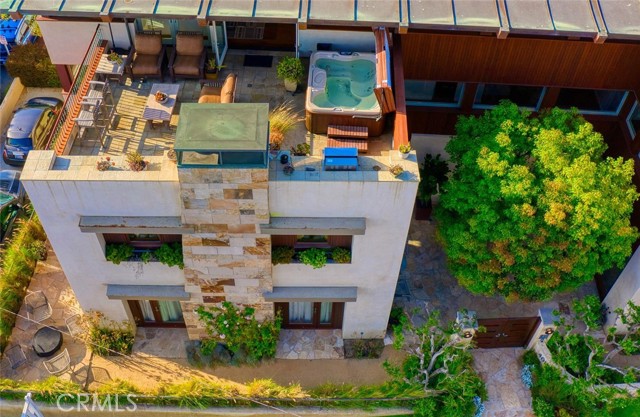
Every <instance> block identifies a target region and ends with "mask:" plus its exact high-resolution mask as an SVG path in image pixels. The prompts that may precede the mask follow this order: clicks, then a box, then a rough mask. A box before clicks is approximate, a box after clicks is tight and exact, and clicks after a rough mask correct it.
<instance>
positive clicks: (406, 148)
mask: <svg viewBox="0 0 640 417" xmlns="http://www.w3.org/2000/svg"><path fill="white" fill-rule="evenodd" d="M398 150H399V151H400V156H402V159H407V158H408V157H409V152H411V145H410V144H408V143H407V144H402V145H400V147H399V148H398Z"/></svg>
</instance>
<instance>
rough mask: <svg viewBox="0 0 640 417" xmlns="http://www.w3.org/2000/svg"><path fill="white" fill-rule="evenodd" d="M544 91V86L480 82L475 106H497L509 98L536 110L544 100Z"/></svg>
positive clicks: (519, 105) (519, 104)
mask: <svg viewBox="0 0 640 417" xmlns="http://www.w3.org/2000/svg"><path fill="white" fill-rule="evenodd" d="M543 91H544V88H543V87H528V86H523V85H507V84H479V85H478V90H477V91H476V98H475V100H474V102H473V106H474V107H475V108H488V107H493V106H497V105H498V104H500V102H501V101H502V100H509V101H511V102H512V103H515V104H516V105H517V106H518V107H524V108H528V109H533V110H536V109H537V108H538V107H539V105H540V101H541V100H542V93H543Z"/></svg>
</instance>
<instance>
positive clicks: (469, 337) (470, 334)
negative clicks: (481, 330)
mask: <svg viewBox="0 0 640 417" xmlns="http://www.w3.org/2000/svg"><path fill="white" fill-rule="evenodd" d="M471 337H473V333H471V332H470V331H469V330H467V331H466V332H464V338H465V339H471Z"/></svg>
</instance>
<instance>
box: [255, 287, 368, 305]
mask: <svg viewBox="0 0 640 417" xmlns="http://www.w3.org/2000/svg"><path fill="white" fill-rule="evenodd" d="M263 296H264V299H265V300H266V301H270V302H290V301H311V302H327V301H331V302H353V301H356V299H357V298H358V287H273V291H272V292H267V293H264V294H263Z"/></svg>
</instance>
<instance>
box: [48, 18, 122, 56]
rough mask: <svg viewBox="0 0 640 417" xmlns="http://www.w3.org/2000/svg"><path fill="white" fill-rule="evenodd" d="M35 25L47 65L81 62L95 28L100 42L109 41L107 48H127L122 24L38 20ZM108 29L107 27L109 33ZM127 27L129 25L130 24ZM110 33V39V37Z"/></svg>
mask: <svg viewBox="0 0 640 417" xmlns="http://www.w3.org/2000/svg"><path fill="white" fill-rule="evenodd" d="M38 24H39V25H40V30H41V31H42V37H43V39H44V43H45V45H46V46H47V51H48V52H49V57H50V58H51V62H52V63H53V64H57V65H78V64H80V63H82V60H83V59H84V56H85V54H86V53H87V48H89V44H90V43H91V40H92V39H93V34H94V33H95V31H96V28H97V27H98V26H100V29H101V33H102V39H104V40H106V41H107V42H109V48H112V47H113V45H114V44H115V46H116V47H118V48H123V49H128V48H129V47H130V46H131V45H130V44H131V42H130V41H129V35H128V34H127V28H126V26H125V24H124V23H111V24H109V23H99V22H82V21H73V22H69V21H63V20H39V21H38ZM109 26H111V30H110V29H109ZM131 27H133V26H132V25H131ZM132 33H134V32H132ZM112 34H113V39H112V38H111V35H112ZM112 41H113V42H112Z"/></svg>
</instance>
